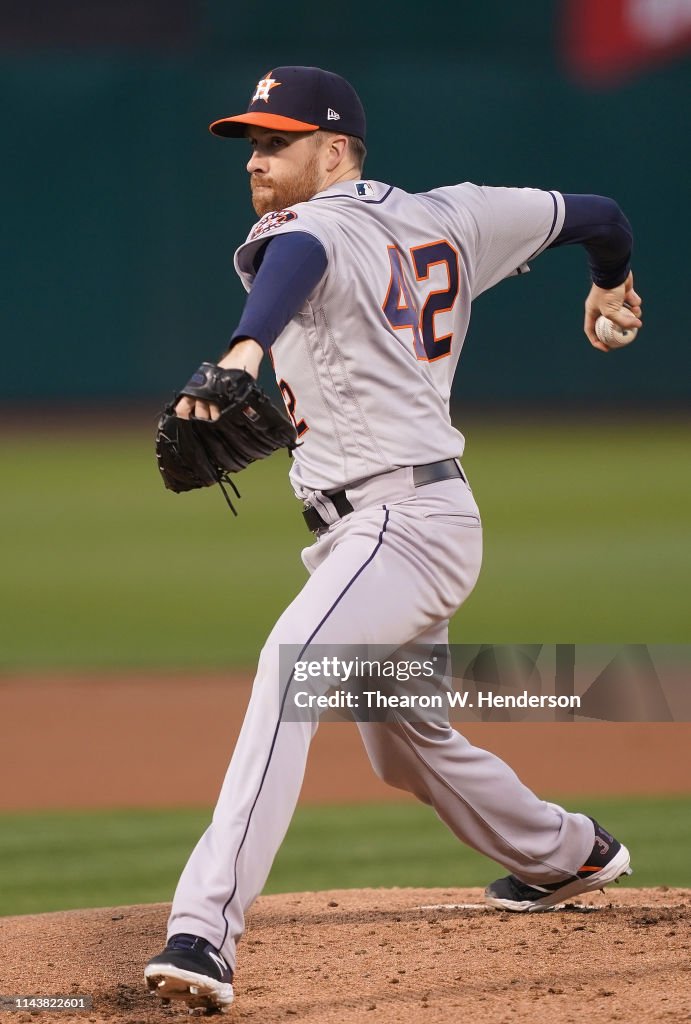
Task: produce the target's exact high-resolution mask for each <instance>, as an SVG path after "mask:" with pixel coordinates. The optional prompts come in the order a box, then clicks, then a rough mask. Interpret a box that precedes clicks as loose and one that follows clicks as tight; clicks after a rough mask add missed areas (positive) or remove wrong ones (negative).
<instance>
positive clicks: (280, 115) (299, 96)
mask: <svg viewBox="0 0 691 1024" xmlns="http://www.w3.org/2000/svg"><path fill="white" fill-rule="evenodd" d="M248 124H253V125H256V126H257V127H259V128H276V129H278V130H280V131H284V132H316V131H318V130H319V129H320V128H323V129H325V130H326V131H334V132H343V134H344V135H355V136H357V138H358V139H362V140H363V142H364V140H365V132H366V130H367V126H366V121H365V111H364V110H363V108H362V103H361V102H360V97H359V96H358V94H357V93H356V92H355V89H353V87H352V85H351V84H350V82H346V80H345V78H341V76H340V75H334V74H333V72H331V71H322V69H321V68H302V67H285V68H274V69H273V71H269V72H268V73H267V74H266V75H264V76H263V78H260V79H259V81H258V82H257V85H256V87H255V90H254V93H253V94H252V98H251V100H250V103H249V106H248V108H247V113H246V114H236V115H235V116H234V117H222V118H220V120H218V121H214V122H213V123H212V124H210V125H209V131H211V132H213V134H214V135H223V136H226V137H229V138H240V137H242V136H244V135H245V132H246V130H247V125H248Z"/></svg>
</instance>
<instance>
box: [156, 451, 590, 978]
mask: <svg viewBox="0 0 691 1024" xmlns="http://www.w3.org/2000/svg"><path fill="white" fill-rule="evenodd" d="M347 496H348V498H349V500H350V501H351V503H352V504H353V507H354V509H355V511H354V512H353V513H351V514H350V515H348V516H347V517H345V518H344V519H340V520H339V519H338V517H337V515H336V513H335V511H334V512H333V514H332V516H331V518H332V520H333V523H332V525H331V526H330V527H329V529H328V530H327V531H326V532H324V533H323V534H322V535H321V536H320V537H319V538H318V539H317V540H316V541H315V542H314V543H313V544H312V545H311V546H310V547H308V548H306V549H305V551H304V552H303V556H302V557H303V561H304V563H305V565H306V566H307V568H308V570H309V572H310V574H311V575H310V578H309V580H308V581H307V583H306V584H305V586H304V588H303V589H302V591H301V592H300V593H299V594H298V596H297V597H296V598H295V600H294V601H293V602H292V604H291V605H290V606H289V607H288V608H287V609H286V610H285V612H284V613H283V614H282V615H281V617H280V619H279V620H278V622H277V623H276V626H275V627H274V629H273V630H272V632H271V635H270V636H269V638H268V640H267V642H266V644H265V646H264V648H263V650H262V652H261V657H260V659H259V665H258V669H257V675H256V678H255V681H254V688H253V691H252V697H251V699H250V702H249V705H248V708H247V713H246V715H245V720H244V723H243V726H242V729H241V732H240V736H239V738H238V742H237V745H236V747H235V751H234V752H233V756H232V759H231V762H230V765H229V767H228V771H227V774H226V777H225V780H224V782H223V786H222V788H221V792H220V795H219V798H218V803H217V805H216V808H215V811H214V815H213V820H212V823H211V825H210V826H209V828H208V829H207V830H206V832H205V833H204V835H203V836H202V837H201V839H200V840H199V842H198V844H197V846H196V847H195V849H194V850H193V852H192V854H191V856H190V858H189V861H188V862H187V865H186V866H185V869H184V870H183V872H182V875H181V877H180V881H179V883H178V886H177V890H176V892H175V897H174V901H173V908H172V913H171V916H170V920H169V926H168V934H169V936H170V935H173V934H176V933H178V932H189V933H192V934H195V935H200V936H203V937H204V938H206V939H207V940H208V941H209V942H211V943H213V945H215V946H216V947H217V948H218V949H220V950H221V951H222V953H223V955H224V956H225V957H226V959H227V960H228V962H229V964H230V965H231V967H232V968H233V969H234V967H235V960H236V943H237V942H238V940H239V939H240V937H241V935H242V933H243V931H244V926H245V913H246V911H247V909H248V907H250V906H251V904H252V903H253V901H254V900H255V899H256V897H257V896H258V895H259V893H260V892H261V890H262V888H263V887H264V884H265V882H266V879H267V876H268V874H269V871H270V869H271V865H272V863H273V860H274V857H275V855H276V853H277V851H278V848H279V846H280V845H281V842H282V841H283V838H284V836H285V834H286V831H287V829H288V825H289V824H290V820H291V818H292V815H293V812H294V809H295V805H296V803H297V800H298V796H299V793H300V787H301V785H302V780H303V776H304V771H305V764H306V760H307V752H308V749H309V745H310V740H311V739H312V736H313V735H314V732H315V731H316V728H317V722H316V721H303V722H300V721H286V720H284V719H283V717H282V715H281V707H282V704H281V701H282V699H283V697H284V696H285V693H286V687H287V686H288V684H289V683H290V679H286V678H284V679H281V678H280V675H281V669H280V667H279V647H280V645H282V644H290V645H298V646H299V647H300V649H301V650H305V652H307V653H306V655H305V656H308V651H309V645H310V644H318V645H319V646H322V645H326V644H328V645H333V646H334V647H337V646H338V645H344V644H345V645H349V644H358V645H363V644H366V645H369V644H372V645H390V646H391V649H392V650H394V649H396V648H398V647H401V646H403V645H404V644H406V643H410V642H411V641H413V640H414V639H416V640H417V641H419V642H420V643H430V644H432V643H442V644H443V643H445V642H446V640H447V629H448V621H449V618H450V617H451V616H452V615H453V614H454V612H455V611H456V610H457V609H458V607H459V606H460V605H461V604H462V603H463V601H464V600H465V599H466V598H467V597H468V595H469V594H470V592H471V591H472V589H473V587H474V585H475V582H476V580H477V578H478V574H479V571H480V563H481V558H482V528H481V525H480V516H479V512H478V508H477V505H476V503H475V499H474V498H473V495H472V492H471V490H470V488H469V487H468V486H467V484H466V483H465V482H464V481H463V480H462V479H460V478H457V479H451V480H444V481H442V482H438V483H433V484H428V485H426V486H423V487H418V488H415V487H414V485H413V479H412V470H411V469H400V470H396V471H395V472H394V473H390V474H386V475H385V476H381V477H376V478H372V480H370V481H367V482H366V483H365V484H363V485H362V486H360V487H358V488H357V489H355V490H348V492H347ZM329 506H330V503H329V502H328V500H326V499H325V497H324V496H323V495H322V496H320V500H319V510H320V512H323V510H324V509H328V508H329ZM326 514H327V515H329V513H328V511H327V512H326ZM283 672H284V675H286V674H287V673H286V669H285V666H283ZM347 727H348V726H347V725H344V728H347ZM358 728H359V729H360V733H361V736H362V740H363V742H364V744H365V747H366V749H367V753H368V755H369V757H370V760H371V762H372V766H373V768H374V770H375V772H376V773H377V774H378V775H379V776H380V777H381V778H382V779H384V780H385V781H386V782H388V783H390V784H391V785H392V786H396V787H398V788H401V789H404V790H408V791H409V792H411V793H413V794H415V796H416V797H418V798H419V799H420V800H422V801H424V802H425V803H427V804H429V805H431V806H432V807H433V808H434V810H435V811H436V813H437V814H438V816H439V817H440V818H441V819H442V821H444V822H445V823H446V825H448V827H449V828H450V829H451V830H452V832H453V833H454V834H455V835H456V836H458V838H459V839H460V840H461V841H462V842H464V843H467V844H468V845H469V846H472V847H473V848H474V849H476V850H479V851H480V852H481V853H483V854H486V855H487V856H488V857H491V858H492V859H494V860H495V861H497V862H498V863H499V864H501V865H503V867H504V868H506V869H507V870H508V871H510V872H513V873H515V874H517V875H518V876H519V877H520V878H522V879H524V880H525V881H528V882H530V881H534V882H553V881H559V880H561V879H562V878H564V877H566V876H568V875H571V874H572V873H574V872H575V871H576V870H577V869H578V868H579V867H580V865H581V864H582V863H583V862H584V861H585V859H586V857H587V855H588V854H589V853H590V850H591V848H592V844H593V826H592V823H591V822H590V820H589V819H588V818H587V817H585V816H584V815H582V814H570V813H567V812H566V811H565V810H563V809H562V808H561V807H558V806H556V805H555V804H551V803H546V802H545V801H543V800H539V799H538V798H537V797H536V796H535V795H534V794H533V793H532V792H531V791H530V790H529V789H527V788H526V787H525V786H524V785H523V784H522V783H521V782H520V781H519V779H518V777H517V776H516V775H515V773H514V772H513V771H512V770H511V769H510V768H509V767H508V766H507V765H506V764H504V762H503V761H501V760H500V759H499V758H498V757H495V756H494V755H493V754H490V753H488V752H487V751H485V750H481V749H479V748H478V747H473V746H472V745H471V744H470V743H469V742H468V741H467V740H466V739H464V738H463V736H461V735H460V734H459V733H458V732H456V731H455V730H454V729H452V728H451V726H450V725H449V724H448V722H445V721H442V722H436V723H435V724H431V723H429V724H425V723H412V722H408V721H405V720H404V719H403V718H402V717H401V718H400V719H399V718H398V717H396V718H395V719H394V720H393V721H387V722H386V723H364V722H361V723H359V724H358Z"/></svg>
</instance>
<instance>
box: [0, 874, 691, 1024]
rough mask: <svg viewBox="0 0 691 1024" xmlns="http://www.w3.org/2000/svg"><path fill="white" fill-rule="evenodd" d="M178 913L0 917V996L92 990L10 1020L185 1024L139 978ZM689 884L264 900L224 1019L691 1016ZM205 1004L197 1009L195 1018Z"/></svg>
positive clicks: (371, 1021)
mask: <svg viewBox="0 0 691 1024" xmlns="http://www.w3.org/2000/svg"><path fill="white" fill-rule="evenodd" d="M167 912H168V906H167V905H165V904H152V905H150V906H138V907H118V908H110V909H99V910H78V911H69V912H67V913H59V914H40V915H33V916H28V917H7V918H2V919H0V936H1V937H2V945H3V948H4V951H5V952H4V956H3V958H2V964H1V966H0V991H1V992H2V993H3V994H9V993H16V994H17V995H29V994H39V993H43V994H46V995H51V994H52V995H55V994H61V995H68V994H81V995H91V996H93V1009H92V1010H91V1011H86V1012H82V1013H80V1014H79V1015H73V1014H70V1013H67V1012H64V1013H60V1014H52V1013H45V1012H41V1013H36V1012H34V1013H31V1014H30V1013H29V1012H23V1011H20V1012H13V1013H6V1014H2V1015H1V1016H2V1017H3V1018H4V1019H7V1020H8V1021H9V1020H10V1019H11V1020H12V1021H15V1022H17V1024H28V1022H30V1021H32V1020H37V1019H38V1020H48V1019H52V1020H60V1021H61V1022H62V1024H76V1022H77V1021H79V1022H80V1024H86V1022H88V1024H100V1022H108V1024H114V1022H120V1021H122V1022H126V1024H165V1022H166V1021H169V1022H170V1021H182V1020H189V1017H188V1016H187V1011H186V1009H184V1008H181V1007H180V1006H179V1005H178V1006H176V1005H175V1004H171V1005H170V1006H168V1007H164V1006H162V1005H161V1004H160V1002H159V1001H158V1000H157V999H156V998H155V997H153V996H150V995H149V994H148V993H147V992H146V990H145V988H144V985H143V981H142V970H143V966H144V964H145V963H146V961H147V959H148V958H149V957H150V956H151V955H152V954H153V953H155V952H158V951H159V949H160V948H161V946H162V941H163V938H164V935H165V923H166V917H167ZM690 947H691V890H688V889H666V888H660V889H648V890H643V889H639V890H637V889H625V888H624V887H621V888H617V887H613V888H612V889H609V890H607V895H606V896H603V895H601V894H599V893H598V894H592V895H589V896H586V897H584V898H583V899H582V901H579V905H578V906H573V907H571V908H568V909H565V910H563V911H554V912H550V913H544V914H533V915H530V916H528V915H523V914H505V913H497V912H496V911H492V910H488V909H486V908H484V906H483V905H482V902H481V893H480V890H478V889H364V890H359V891H358V890H345V891H333V892H318V893H296V894H290V895H285V894H284V895H280V896H263V897H260V899H259V900H258V901H257V903H256V904H255V906H254V908H253V909H252V911H251V912H250V914H249V916H248V930H247V934H246V936H245V938H244V939H243V941H242V944H241V946H240V959H239V969H238V974H237V979H236V985H235V988H236V1003H235V1005H234V1007H233V1009H232V1012H231V1014H230V1015H229V1016H223V1017H218V1018H215V1019H218V1020H219V1021H222V1020H231V1021H233V1020H234V1021H246V1022H256V1024H260V1022H261V1024H272V1022H274V1021H276V1022H278V1021H291V1020H297V1021H306V1022H309V1024H322V1022H324V1024H326V1022H329V1024H335V1022H338V1024H355V1022H360V1021H365V1022H367V1024H377V1022H384V1021H385V1022H387V1024H388V1022H394V1021H395V1022H402V1024H412V1022H418V1021H424V1022H428V1024H442V1022H443V1024H451V1022H456V1021H459V1022H460V1021H481V1022H486V1024H517V1022H528V1021H530V1022H531V1024H533V1022H534V1021H536V1020H537V1021H550V1022H555V1024H561V1022H580V1021H585V1020H588V1021H597V1022H598V1024H608V1022H610V1021H622V1022H634V1021H635V1022H638V1021H643V1022H648V1021H662V1022H665V1024H672V1022H674V1024H676V1022H682V1021H688V1020H689V1019H690V1016H691V997H690V986H689V980H690V978H689V963H690V958H689V949H690ZM199 1012H200V1011H197V1013H199Z"/></svg>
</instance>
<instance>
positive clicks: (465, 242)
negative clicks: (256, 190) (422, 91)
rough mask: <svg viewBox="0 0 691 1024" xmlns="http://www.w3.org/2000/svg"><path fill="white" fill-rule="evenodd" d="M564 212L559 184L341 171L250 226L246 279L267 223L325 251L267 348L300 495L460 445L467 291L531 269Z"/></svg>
mask: <svg viewBox="0 0 691 1024" xmlns="http://www.w3.org/2000/svg"><path fill="white" fill-rule="evenodd" d="M563 219H564V201H563V198H562V196H561V195H560V194H559V193H558V192H543V191H540V190H537V189H525V188H490V187H487V186H477V185H472V184H470V183H468V182H465V183H463V184H460V185H451V186H448V187H444V188H438V189H434V190H433V191H431V192H425V193H417V194H411V193H408V192H404V191H403V190H402V189H398V188H394V187H393V186H390V185H386V184H384V183H382V182H377V181H361V182H356V181H347V182H342V183H340V184H338V185H332V186H331V187H330V188H328V189H326V190H325V191H324V192H320V193H318V195H316V196H313V197H312V199H310V200H309V201H308V202H304V203H298V204H296V205H295V206H293V207H290V208H289V209H287V210H282V211H279V212H277V213H269V214H267V215H266V216H265V217H263V218H262V219H261V220H260V221H259V222H258V223H257V224H256V225H255V226H254V228H253V229H252V231H251V232H250V234H249V236H248V238H247V240H246V241H245V242H244V243H243V244H242V245H241V246H240V248H239V249H238V250H237V252H236V254H235V268H236V270H237V272H238V274H239V275H240V278H241V280H242V282H243V284H244V285H245V288H246V289H247V290H248V291H249V290H250V289H251V287H252V281H253V279H254V270H253V260H254V257H255V255H256V253H257V251H258V249H259V248H260V247H261V245H263V243H264V242H265V241H266V240H267V239H269V238H272V237H273V236H275V235H278V234H283V233H286V232H289V231H304V232H307V233H309V234H312V235H314V236H315V237H316V238H318V239H319V241H320V242H321V243H322V245H323V246H324V248H325V250H326V254H327V259H328V267H327V270H326V272H325V274H324V276H323V277H322V279H321V281H320V282H319V284H318V285H317V287H316V288H315V289H314V291H313V292H312V294H311V295H310V297H309V299H308V301H307V302H306V303H305V304H304V306H303V307H302V309H300V311H299V312H298V313H297V314H296V316H295V317H293V319H292V320H291V321H290V323H289V324H288V325H287V326H286V328H285V329H284V330H283V331H282V333H281V334H280V335H279V337H278V338H277V339H276V341H275V342H274V344H273V347H272V350H271V355H272V360H273V364H274V369H275V372H276V379H277V381H278V383H279V387H280V389H281V391H282V393H283V397H284V400H285V402H286V406H287V407H288V411H289V413H290V415H291V417H292V419H293V420H294V422H295V424H296V427H297V429H298V434H299V437H300V441H301V445H300V447H298V448H297V449H296V451H295V453H294V455H295V458H294V461H293V466H292V469H291V473H290V476H291V481H292V484H293V487H294V489H295V493H296V494H297V495H298V497H307V496H308V494H309V493H310V492H311V491H314V490H324V491H328V490H337V489H339V488H342V487H344V486H346V484H350V483H353V482H354V481H356V480H360V479H363V478H365V477H369V476H373V475H375V474H378V473H384V472H387V471H388V470H391V469H395V468H398V467H400V466H415V465H421V464H424V463H427V462H437V461H439V460H441V459H446V458H452V457H456V456H459V455H461V454H462V452H463V446H464V440H463V435H462V434H460V433H459V431H458V430H456V428H455V427H454V426H453V425H452V423H451V419H450V415H449V395H450V392H451V383H452V380H453V375H454V372H455V369H456V365H457V363H458V358H459V356H460V354H461V348H462V346H463V342H464V339H465V336H466V332H467V330H468V323H469V320H470V306H471V302H472V300H473V299H474V298H475V296H477V295H479V294H480V293H481V292H484V291H486V290H487V289H488V288H491V287H492V285H494V284H496V283H497V282H498V281H501V280H502V279H503V278H505V277H507V276H510V275H512V274H515V273H520V272H521V271H522V270H526V269H527V267H526V263H527V261H529V260H531V259H532V258H534V257H535V256H537V255H538V254H539V253H540V252H542V250H543V249H545V248H546V247H547V246H548V245H549V244H550V242H552V241H553V240H554V239H555V237H556V236H557V235H558V233H559V231H560V230H561V226H562V223H563Z"/></svg>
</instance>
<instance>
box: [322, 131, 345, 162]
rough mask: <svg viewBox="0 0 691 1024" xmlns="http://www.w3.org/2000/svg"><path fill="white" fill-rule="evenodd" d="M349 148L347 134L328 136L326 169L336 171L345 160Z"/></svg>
mask: <svg viewBox="0 0 691 1024" xmlns="http://www.w3.org/2000/svg"><path fill="white" fill-rule="evenodd" d="M347 149H348V137H347V136H346V135H335V134H334V135H329V136H327V146H326V169H327V171H334V170H335V169H336V168H337V167H338V165H339V164H340V163H341V161H342V160H343V157H344V156H345V154H346V151H347Z"/></svg>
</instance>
